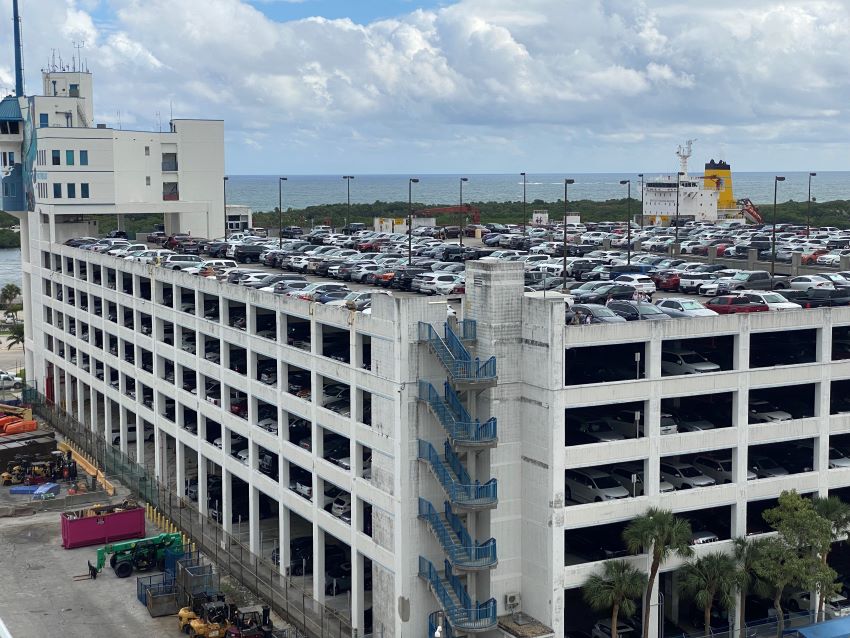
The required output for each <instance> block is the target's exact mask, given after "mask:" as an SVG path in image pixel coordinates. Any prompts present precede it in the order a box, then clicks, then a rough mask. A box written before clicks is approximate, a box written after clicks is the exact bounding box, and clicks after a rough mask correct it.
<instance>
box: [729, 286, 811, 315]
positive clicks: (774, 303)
mask: <svg viewBox="0 0 850 638" xmlns="http://www.w3.org/2000/svg"><path fill="white" fill-rule="evenodd" d="M732 294H737V295H742V296H744V297H746V298H747V299H749V300H750V301H755V302H757V303H763V304H764V305H765V306H767V307H768V308H770V310H775V311H782V310H802V308H803V307H802V306H801V305H800V304H798V303H794V302H793V301H788V300H787V299H786V298H785V297H783V296H782V295H781V294H780V293H778V292H767V291H763V290H738V291H735V292H734V293H732Z"/></svg>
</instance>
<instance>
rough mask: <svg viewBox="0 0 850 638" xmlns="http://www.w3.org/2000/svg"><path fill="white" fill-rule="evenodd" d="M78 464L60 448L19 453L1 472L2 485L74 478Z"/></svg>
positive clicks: (0, 481) (35, 483) (30, 483)
mask: <svg viewBox="0 0 850 638" xmlns="http://www.w3.org/2000/svg"><path fill="white" fill-rule="evenodd" d="M76 477H77V464H76V463H75V462H74V460H73V459H71V458H70V457H69V456H66V455H64V454H63V453H62V452H59V451H58V450H53V451H52V452H51V453H50V454H35V455H24V454H22V455H18V456H17V457H16V458H15V460H14V461H9V462H8V463H7V464H6V471H5V472H3V473H2V474H0V484H2V485H20V484H21V483H23V484H24V485H38V484H40V483H45V482H47V481H61V480H68V481H70V480H74V479H75V478H76Z"/></svg>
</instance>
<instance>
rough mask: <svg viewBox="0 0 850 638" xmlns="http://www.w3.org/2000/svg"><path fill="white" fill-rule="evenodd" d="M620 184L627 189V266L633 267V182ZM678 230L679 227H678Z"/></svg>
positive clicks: (626, 180) (622, 180)
mask: <svg viewBox="0 0 850 638" xmlns="http://www.w3.org/2000/svg"><path fill="white" fill-rule="evenodd" d="M620 184H622V185H623V186H626V187H627V190H626V193H627V197H628V200H627V201H626V207H627V208H626V210H627V212H626V264H627V265H629V266H631V265H632V180H630V179H621V180H620ZM677 228H678V226H677Z"/></svg>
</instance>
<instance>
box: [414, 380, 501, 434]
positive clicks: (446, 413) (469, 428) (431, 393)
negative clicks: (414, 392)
mask: <svg viewBox="0 0 850 638" xmlns="http://www.w3.org/2000/svg"><path fill="white" fill-rule="evenodd" d="M445 389H446V393H445V396H444V397H441V396H440V393H439V392H437V389H436V388H435V387H434V386H433V385H431V384H430V383H428V382H427V381H420V382H419V398H420V399H421V400H423V401H426V402H427V403H428V405H430V406H431V409H432V410H433V411H434V414H435V415H436V416H437V419H439V421H440V423H441V424H442V425H443V427H444V428H445V430H446V432H447V434H448V435H449V438H450V439H452V440H453V441H455V442H459V443H482V444H490V443H495V442H496V438H497V437H496V432H497V429H496V418H495V417H491V418H489V419H487V421H485V422H484V423H481V422H480V421H478V420H477V419H476V420H474V421H473V420H472V417H471V416H470V415H469V413H468V412H467V411H466V409H465V408H464V407H463V405H461V403H460V399H459V398H458V396H457V394H455V392H454V390H452V388H451V386H450V385H449V384H448V383H447V384H446V386H445Z"/></svg>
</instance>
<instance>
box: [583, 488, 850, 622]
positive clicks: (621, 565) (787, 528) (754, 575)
mask: <svg viewBox="0 0 850 638" xmlns="http://www.w3.org/2000/svg"><path fill="white" fill-rule="evenodd" d="M763 518H764V520H765V522H766V523H768V524H769V525H770V526H771V527H772V528H773V530H774V531H775V532H776V533H775V534H771V535H768V536H764V537H760V538H749V537H744V538H735V539H734V543H733V548H734V549H733V551H732V552H722V551H716V552H711V553H708V554H706V555H704V556H702V557H700V558H696V559H693V555H694V550H693V546H692V545H691V534H692V531H691V526H690V524H689V523H688V522H687V521H686V520H684V519H682V518H679V517H677V516H676V515H675V514H673V513H672V512H671V511H669V510H663V509H658V508H650V509H649V510H647V511H646V513H644V514H642V515H641V516H638V517H637V518H635V519H634V520H632V521H631V522H630V523H629V524H628V526H626V528H625V530H624V531H623V540H624V541H625V543H626V546H627V548H628V550H629V552H631V553H632V554H649V556H650V558H651V562H650V568H649V573H648V574H647V573H644V572H643V571H641V570H640V569H638V568H637V567H635V566H634V565H633V564H631V563H630V562H629V561H626V560H609V561H606V562H605V563H603V565H602V569H601V571H599V572H598V573H595V574H593V575H591V576H590V577H589V578H588V579H587V581H585V583H584V585H583V586H582V593H583V597H584V600H585V601H586V602H587V603H588V604H589V605H590V606H591V607H592V608H594V609H595V610H597V611H606V612H610V614H611V631H612V638H617V636H618V633H617V622H618V619H620V618H621V617H629V616H633V615H634V614H635V612H636V611H637V602H636V601H637V600H639V599H640V598H641V597H643V600H645V601H646V604H645V606H644V614H643V638H649V614H650V610H651V609H652V607H653V605H655V604H657V601H655V600H654V597H653V589H654V586H655V581H656V578H657V576H658V570H659V568H660V567H661V565H662V564H663V563H664V562H665V561H666V560H668V559H669V558H671V557H672V556H679V557H681V558H687V559H691V560H689V561H688V562H687V563H685V565H684V566H683V567H682V569H681V578H680V591H681V593H682V594H683V595H684V596H686V597H688V598H690V599H691V600H692V601H693V602H694V603H695V605H696V606H697V607H698V608H699V609H701V610H702V611H703V614H704V623H705V624H704V627H705V631H706V633H710V627H711V614H712V611H713V610H714V609H716V608H720V609H723V610H727V611H728V610H731V609H732V608H733V607H734V606H735V600H736V597H737V596H738V595H740V599H741V601H740V606H739V609H738V615H739V619H738V626H739V631H740V637H741V638H745V636H746V620H745V618H746V598H747V595H748V594H750V593H755V594H758V595H759V596H761V597H764V598H768V599H770V600H771V601H772V602H773V607H774V609H775V610H776V618H777V621H778V622H777V630H776V635H777V637H781V636H782V633H783V631H784V613H783V609H782V594H783V592H784V591H785V589H786V588H788V587H793V588H797V589H799V590H802V591H808V592H819V593H820V594H821V596H820V600H819V604H818V608H817V615H816V620H817V621H820V620H822V619H823V611H824V600H825V597H828V596H830V595H832V594H835V593H838V592H839V590H840V585H839V584H837V583H836V582H835V580H836V578H837V576H838V574H837V573H836V571H835V570H834V569H832V568H831V567H830V566H829V564H828V562H827V559H828V557H829V552H830V550H831V548H832V543H834V542H836V541H838V540H841V539H842V538H844V537H845V536H846V535H847V533H848V530H850V505H848V504H847V503H845V502H844V501H842V500H841V499H839V498H838V497H836V496H830V497H827V498H821V497H815V498H811V499H810V498H805V497H802V496H800V495H799V494H798V493H797V492H795V491H787V492H783V493H782V494H781V495H780V497H779V501H778V504H777V506H776V507H774V508H772V509H768V510H765V512H764V513H763ZM659 615H660V618H659V622H663V610H662V611H660V614H659Z"/></svg>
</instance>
